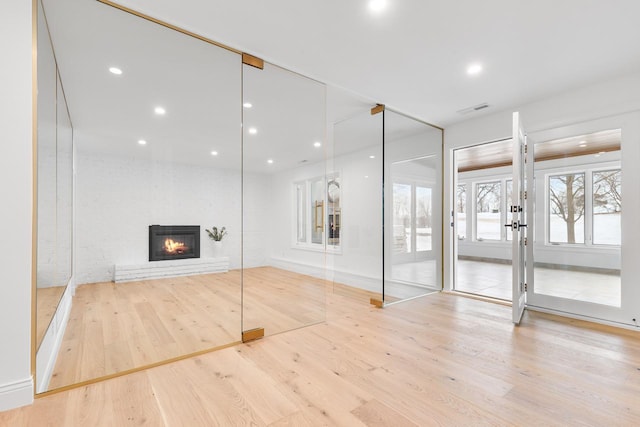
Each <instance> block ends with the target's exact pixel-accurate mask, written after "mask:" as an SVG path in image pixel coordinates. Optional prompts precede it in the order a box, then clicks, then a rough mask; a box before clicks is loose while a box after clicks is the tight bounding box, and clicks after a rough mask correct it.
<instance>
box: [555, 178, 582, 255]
mask: <svg viewBox="0 0 640 427" xmlns="http://www.w3.org/2000/svg"><path fill="white" fill-rule="evenodd" d="M549 199H550V202H551V203H550V211H551V214H552V215H556V216H557V217H559V218H561V219H562V220H563V221H564V222H565V224H566V227H567V243H576V227H575V226H576V223H577V222H578V221H579V220H580V219H581V218H582V217H583V216H584V173H575V174H566V175H556V176H552V177H550V178H549ZM550 239H551V240H552V241H553V240H555V239H553V236H550Z"/></svg>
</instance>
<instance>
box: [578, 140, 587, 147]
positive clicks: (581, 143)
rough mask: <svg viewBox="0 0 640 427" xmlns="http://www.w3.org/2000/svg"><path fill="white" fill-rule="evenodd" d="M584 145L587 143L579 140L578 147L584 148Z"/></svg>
mask: <svg viewBox="0 0 640 427" xmlns="http://www.w3.org/2000/svg"><path fill="white" fill-rule="evenodd" d="M586 146H587V143H586V142H585V141H582V142H580V144H578V147H582V148H584V147H586Z"/></svg>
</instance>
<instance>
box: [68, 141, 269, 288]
mask: <svg viewBox="0 0 640 427" xmlns="http://www.w3.org/2000/svg"><path fill="white" fill-rule="evenodd" d="M76 161H77V163H76V164H77V182H76V185H77V187H76V192H77V193H76V198H77V199H76V233H77V238H76V241H77V252H76V253H77V255H76V257H77V261H76V262H77V264H76V283H78V284H83V283H94V282H101V281H111V280H113V271H114V265H115V264H140V263H145V262H148V260H149V258H148V244H149V240H148V227H149V225H152V224H160V225H200V230H201V236H200V256H201V257H211V256H213V245H212V244H211V240H210V239H209V237H208V235H207V234H206V232H205V229H210V228H211V227H212V226H214V225H215V226H217V227H218V228H220V227H222V226H225V227H226V228H227V231H228V233H229V234H228V235H226V236H225V238H224V240H223V243H224V254H225V255H227V256H229V258H230V268H239V267H240V256H241V253H240V247H241V246H240V239H241V221H242V215H241V214H242V210H241V194H242V193H241V179H240V178H241V177H240V171H239V170H230V169H215V168H207V167H202V166H194V165H182V164H176V163H165V162H157V161H149V160H141V159H131V158H124V157H113V156H107V155H99V154H95V153H87V152H82V151H79V152H78V154H77V160H76ZM245 188H246V189H247V190H249V192H248V193H247V195H246V196H245V211H248V212H261V214H259V215H258V214H257V215H251V218H250V220H249V221H247V223H246V231H247V234H246V238H245V248H244V250H245V253H246V256H245V266H249V267H251V266H256V265H263V264H264V256H265V255H264V254H265V253H266V239H265V238H262V237H261V235H260V233H264V232H265V230H266V222H267V221H268V219H267V217H266V215H264V207H265V206H266V204H265V201H264V199H265V198H266V197H268V181H267V180H265V179H264V177H262V176H258V177H253V176H251V175H248V176H246V177H245ZM256 235H258V237H257V238H253V237H252V236H256Z"/></svg>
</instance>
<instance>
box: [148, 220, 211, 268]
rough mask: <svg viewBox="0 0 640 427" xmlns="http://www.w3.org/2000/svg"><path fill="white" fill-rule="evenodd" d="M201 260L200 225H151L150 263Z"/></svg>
mask: <svg viewBox="0 0 640 427" xmlns="http://www.w3.org/2000/svg"><path fill="white" fill-rule="evenodd" d="M184 258H200V226H199V225H150V226H149V261H162V260H167V259H184Z"/></svg>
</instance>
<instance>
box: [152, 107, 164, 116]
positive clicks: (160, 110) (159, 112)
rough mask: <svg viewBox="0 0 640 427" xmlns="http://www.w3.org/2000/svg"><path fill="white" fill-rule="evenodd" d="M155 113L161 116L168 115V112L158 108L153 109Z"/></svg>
mask: <svg viewBox="0 0 640 427" xmlns="http://www.w3.org/2000/svg"><path fill="white" fill-rule="evenodd" d="M153 111H154V112H155V113H156V114H157V115H159V116H164V115H165V114H166V113H167V110H165V109H164V108H162V107H156V108H154V109H153Z"/></svg>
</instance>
